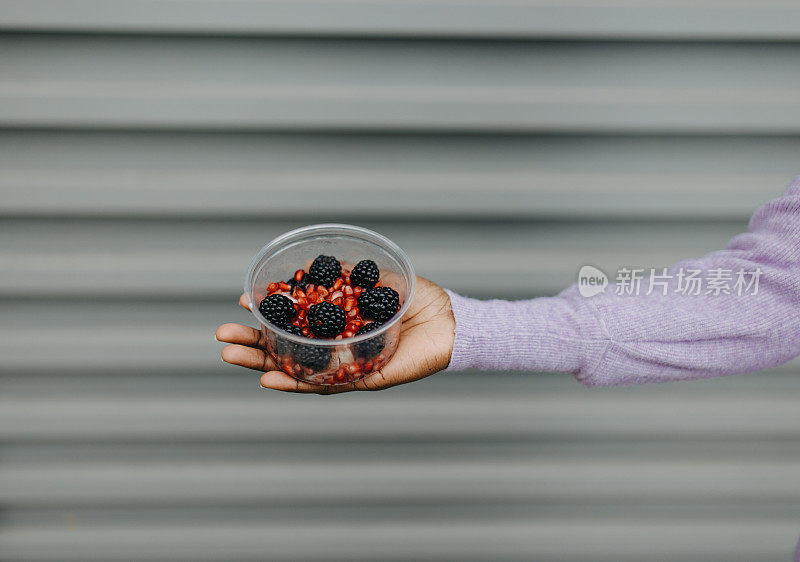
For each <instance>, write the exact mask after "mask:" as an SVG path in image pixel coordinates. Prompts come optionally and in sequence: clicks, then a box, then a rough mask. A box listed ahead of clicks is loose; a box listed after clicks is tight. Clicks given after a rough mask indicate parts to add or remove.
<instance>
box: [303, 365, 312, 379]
mask: <svg viewBox="0 0 800 562" xmlns="http://www.w3.org/2000/svg"><path fill="white" fill-rule="evenodd" d="M303 374H304V375H305V376H306V377H310V376H311V375H313V374H314V370H313V369H311V368H309V367H303Z"/></svg>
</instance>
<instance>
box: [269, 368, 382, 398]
mask: <svg viewBox="0 0 800 562" xmlns="http://www.w3.org/2000/svg"><path fill="white" fill-rule="evenodd" d="M360 382H362V381H358V382H355V383H347V384H337V385H335V386H325V385H318V384H309V383H307V382H302V381H299V380H297V379H295V378H294V377H290V376H289V375H287V374H286V373H284V372H283V371H270V372H268V373H264V374H263V375H261V387H262V388H271V389H272V390H280V391H282V392H299V393H301V394H324V395H328V394H341V393H342V392H351V391H353V390H368V389H366V388H359V387H358V384H359V383H360Z"/></svg>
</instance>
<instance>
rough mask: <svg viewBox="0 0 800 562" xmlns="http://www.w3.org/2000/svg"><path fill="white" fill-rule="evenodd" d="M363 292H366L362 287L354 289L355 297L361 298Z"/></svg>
mask: <svg viewBox="0 0 800 562" xmlns="http://www.w3.org/2000/svg"><path fill="white" fill-rule="evenodd" d="M363 292H364V289H362V288H361V287H354V288H353V294H354V295H355V296H357V297H360V296H361V293H363Z"/></svg>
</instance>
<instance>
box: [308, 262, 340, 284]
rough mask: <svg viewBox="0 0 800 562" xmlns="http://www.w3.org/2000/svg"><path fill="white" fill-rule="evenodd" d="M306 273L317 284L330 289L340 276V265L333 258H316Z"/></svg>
mask: <svg viewBox="0 0 800 562" xmlns="http://www.w3.org/2000/svg"><path fill="white" fill-rule="evenodd" d="M308 273H309V274H310V275H311V277H312V279H314V281H316V282H317V284H319V285H323V286H325V287H330V286H331V285H333V282H334V281H336V279H337V277H339V276H340V275H341V274H342V264H341V263H339V260H337V259H336V258H335V257H333V256H317V257H316V259H314V262H313V263H312V264H311V267H309V268H308Z"/></svg>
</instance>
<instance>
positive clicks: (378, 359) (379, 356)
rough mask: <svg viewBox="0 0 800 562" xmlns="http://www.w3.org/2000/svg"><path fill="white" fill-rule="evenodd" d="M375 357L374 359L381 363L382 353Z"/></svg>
mask: <svg viewBox="0 0 800 562" xmlns="http://www.w3.org/2000/svg"><path fill="white" fill-rule="evenodd" d="M375 359H376V361H380V362H381V363H383V359H384V357H383V353H381V354H380V355H378V357H376V358H375Z"/></svg>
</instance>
